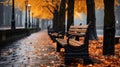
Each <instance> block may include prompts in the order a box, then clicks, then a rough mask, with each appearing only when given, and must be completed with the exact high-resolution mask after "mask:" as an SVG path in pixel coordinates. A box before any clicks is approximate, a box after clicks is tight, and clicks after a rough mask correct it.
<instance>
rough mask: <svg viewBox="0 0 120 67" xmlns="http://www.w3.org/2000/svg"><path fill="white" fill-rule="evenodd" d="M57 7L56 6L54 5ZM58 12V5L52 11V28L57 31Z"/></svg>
mask: <svg viewBox="0 0 120 67" xmlns="http://www.w3.org/2000/svg"><path fill="white" fill-rule="evenodd" d="M56 7H57V6H56ZM58 19H59V12H58V7H57V8H55V9H54V12H53V30H54V31H58V30H59V27H58V26H59V22H58V21H59V20H58Z"/></svg>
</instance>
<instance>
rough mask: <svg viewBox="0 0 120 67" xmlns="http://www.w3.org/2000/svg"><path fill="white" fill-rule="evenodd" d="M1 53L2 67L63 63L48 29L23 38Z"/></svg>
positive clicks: (47, 66) (56, 65) (27, 66)
mask: <svg viewBox="0 0 120 67" xmlns="http://www.w3.org/2000/svg"><path fill="white" fill-rule="evenodd" d="M0 53H1V54H0V67H58V66H59V65H60V64H61V63H62V62H61V61H60V60H61V58H60V56H59V53H57V52H56V51H55V45H53V42H52V41H51V40H50V38H49V36H48V35H47V31H41V32H38V33H34V34H32V35H30V36H28V37H26V38H24V39H21V40H19V41H17V42H15V43H13V44H11V45H9V46H7V47H5V48H3V49H1V52H0Z"/></svg>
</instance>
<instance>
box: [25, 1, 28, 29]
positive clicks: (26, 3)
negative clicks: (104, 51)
mask: <svg viewBox="0 0 120 67" xmlns="http://www.w3.org/2000/svg"><path fill="white" fill-rule="evenodd" d="M27 6H28V0H25V12H26V13H25V28H27Z"/></svg>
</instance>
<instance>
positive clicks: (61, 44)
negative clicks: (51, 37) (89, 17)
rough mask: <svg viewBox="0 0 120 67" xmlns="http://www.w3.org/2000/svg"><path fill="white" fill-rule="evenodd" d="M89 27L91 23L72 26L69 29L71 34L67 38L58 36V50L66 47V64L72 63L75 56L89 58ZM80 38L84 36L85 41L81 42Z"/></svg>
mask: <svg viewBox="0 0 120 67" xmlns="http://www.w3.org/2000/svg"><path fill="white" fill-rule="evenodd" d="M88 29H89V25H81V26H70V28H69V31H68V35H69V36H68V37H67V38H66V39H65V38H56V41H57V51H58V52H59V51H60V50H61V48H64V49H65V64H69V63H71V61H72V59H75V58H82V59H84V60H88V58H89V53H88V44H89V37H88V36H89V35H88V31H89V30H88ZM79 38H83V42H80V41H79Z"/></svg>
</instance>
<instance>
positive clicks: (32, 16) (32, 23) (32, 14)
mask: <svg viewBox="0 0 120 67" xmlns="http://www.w3.org/2000/svg"><path fill="white" fill-rule="evenodd" d="M33 15H34V13H32V28H33V27H34V22H33Z"/></svg>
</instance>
